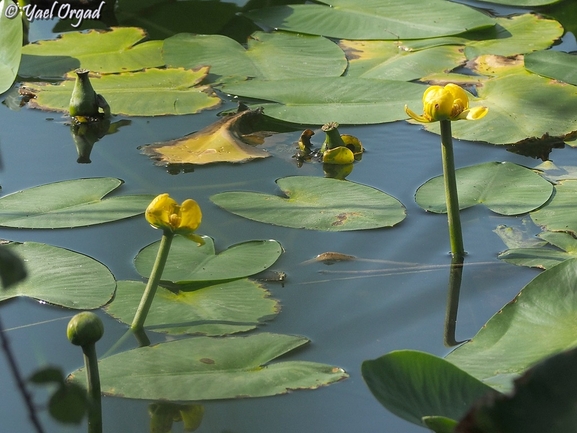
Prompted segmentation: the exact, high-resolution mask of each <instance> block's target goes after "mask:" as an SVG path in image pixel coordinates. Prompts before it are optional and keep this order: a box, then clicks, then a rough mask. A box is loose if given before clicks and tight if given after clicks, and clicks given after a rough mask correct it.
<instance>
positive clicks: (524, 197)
mask: <svg viewBox="0 0 577 433" xmlns="http://www.w3.org/2000/svg"><path fill="white" fill-rule="evenodd" d="M455 175H456V177H457V191H458V194H459V208H460V209H466V208H468V207H471V206H475V205H477V204H481V203H482V204H484V205H485V206H487V207H488V208H489V209H491V210H492V211H493V212H495V213H498V214H501V215H520V214H523V213H526V212H530V211H532V210H534V209H536V208H538V207H539V206H541V205H543V204H544V203H545V202H546V201H547V200H549V197H551V194H552V193H553V185H551V184H550V183H549V182H547V181H546V180H545V179H543V178H542V177H541V176H539V175H538V174H537V173H535V172H533V171H532V170H530V169H528V168H526V167H522V166H520V165H517V164H513V163H511V162H486V163H484V164H479V165H473V166H470V167H465V168H460V169H458V170H456V171H455ZM415 201H416V202H417V204H418V205H419V206H421V207H422V208H423V209H425V210H427V211H429V212H435V213H446V212H447V205H446V202H445V188H444V181H443V176H438V177H435V178H433V179H430V180H428V181H427V182H425V183H424V184H423V185H421V186H420V187H419V189H418V190H417V193H416V194H415Z"/></svg>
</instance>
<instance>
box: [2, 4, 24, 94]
mask: <svg viewBox="0 0 577 433" xmlns="http://www.w3.org/2000/svg"><path fill="white" fill-rule="evenodd" d="M8 7H10V8H12V7H15V6H14V4H13V2H11V1H10V0H2V1H0V40H1V41H2V44H1V45H0V93H4V92H5V91H6V90H8V89H9V88H10V87H11V86H12V83H14V79H15V78H16V74H17V73H18V66H19V65H20V55H21V51H22V21H21V16H20V14H17V15H16V17H13V18H8V17H7V16H6V15H7V14H6V9H7V8H8ZM9 14H10V13H8V15H9Z"/></svg>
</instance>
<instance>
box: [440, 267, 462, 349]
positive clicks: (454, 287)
mask: <svg viewBox="0 0 577 433" xmlns="http://www.w3.org/2000/svg"><path fill="white" fill-rule="evenodd" d="M463 262H464V259H463V258H462V257H461V258H459V259H452V260H451V269H450V271H449V293H448V296H447V311H446V313H445V335H444V342H445V346H447V347H453V346H456V345H458V344H460V343H462V341H457V339H456V337H455V335H456V332H455V331H456V328H457V312H458V310H459V295H460V293H461V280H462V278H463Z"/></svg>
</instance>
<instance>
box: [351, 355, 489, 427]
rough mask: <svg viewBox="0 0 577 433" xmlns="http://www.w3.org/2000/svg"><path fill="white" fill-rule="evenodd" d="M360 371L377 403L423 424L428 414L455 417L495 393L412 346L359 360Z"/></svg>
mask: <svg viewBox="0 0 577 433" xmlns="http://www.w3.org/2000/svg"><path fill="white" fill-rule="evenodd" d="M361 371H362V374H363V379H364V380H365V382H366V383H367V386H368V387H369V389H370V390H371V392H372V393H373V395H374V396H375V398H376V399H377V400H378V401H379V403H381V404H382V405H383V406H384V407H386V408H387V409H388V410H390V411H391V412H392V413H394V414H395V415H397V416H399V417H401V418H403V419H405V420H407V421H410V422H412V423H414V424H418V425H421V426H423V427H424V425H423V424H424V422H423V418H424V417H429V416H442V417H445V418H449V419H451V420H459V419H461V418H462V417H463V415H465V413H467V410H468V409H469V406H471V405H472V404H473V403H474V402H475V401H476V400H477V399H478V398H480V397H482V396H483V395H486V394H488V393H495V392H494V391H493V389H492V388H491V387H489V386H487V385H485V384H484V383H483V382H481V381H479V380H478V379H475V378H474V377H473V376H471V375H469V374H468V373H466V372H465V371H463V370H461V369H460V368H458V367H456V366H455V365H453V364H451V363H450V362H447V361H445V360H444V359H442V358H438V357H436V356H434V355H429V354H428V353H424V352H418V351H414V350H397V351H393V352H391V353H388V354H386V355H384V356H381V357H380V358H377V359H374V360H369V361H363V365H362V369H361ZM495 394H496V393H495Z"/></svg>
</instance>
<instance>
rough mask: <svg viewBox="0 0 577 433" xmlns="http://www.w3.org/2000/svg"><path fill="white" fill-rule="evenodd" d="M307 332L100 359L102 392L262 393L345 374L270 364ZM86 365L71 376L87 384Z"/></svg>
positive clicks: (188, 343) (176, 396) (167, 395)
mask: <svg viewBox="0 0 577 433" xmlns="http://www.w3.org/2000/svg"><path fill="white" fill-rule="evenodd" d="M308 341H309V340H308V339H306V338H305V337H298V336H292V335H282V334H270V333H260V334H256V335H252V336H249V337H228V338H210V337H197V338H186V339H182V340H178V341H171V342H168V343H162V344H157V345H155V346H148V347H141V348H138V349H133V350H129V351H127V352H123V353H119V354H117V355H113V356H110V357H108V358H104V359H101V360H100V361H99V363H98V368H99V370H100V380H101V383H102V393H103V394H104V395H108V396H115V397H123V398H138V399H147V400H170V401H175V400H182V401H191V400H195V401H200V400H217V399H224V398H240V397H264V396H268V395H275V394H285V393H287V392H289V391H291V390H297V389H307V388H308V389H315V388H318V387H320V386H323V385H329V384H331V383H333V382H337V381H340V380H343V379H345V378H347V377H348V375H347V374H346V373H345V371H344V370H343V369H341V368H338V367H333V366H330V365H326V364H320V363H316V362H307V361H283V362H276V363H269V362H270V361H272V360H273V359H275V358H277V357H279V356H281V355H283V354H285V353H287V352H290V351H292V350H295V349H296V348H298V347H301V346H303V345H304V344H306V343H308ZM83 370H84V369H79V370H76V371H75V372H73V373H72V374H71V375H70V376H69V380H72V381H74V382H77V383H83V384H86V374H85V373H84V371H83Z"/></svg>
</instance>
